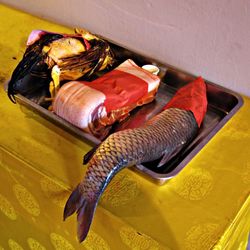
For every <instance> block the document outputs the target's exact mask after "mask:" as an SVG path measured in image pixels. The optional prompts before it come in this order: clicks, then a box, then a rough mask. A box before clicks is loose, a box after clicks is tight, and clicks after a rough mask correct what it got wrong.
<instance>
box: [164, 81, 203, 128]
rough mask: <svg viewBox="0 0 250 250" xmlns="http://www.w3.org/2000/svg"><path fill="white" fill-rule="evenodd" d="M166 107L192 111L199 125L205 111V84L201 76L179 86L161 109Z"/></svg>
mask: <svg viewBox="0 0 250 250" xmlns="http://www.w3.org/2000/svg"><path fill="white" fill-rule="evenodd" d="M168 108H179V109H185V110H189V111H192V113H193V114H194V117H195V119H196V121H197V124H198V126H199V127H200V125H201V123H202V121H203V118H204V116H205V114H206V112H207V95H206V84H205V82H204V80H203V79H202V77H198V78H197V79H196V80H194V81H193V82H191V83H188V84H187V85H186V86H184V87H182V88H180V89H179V90H178V91H177V92H176V94H175V95H174V97H173V98H172V99H171V100H170V101H169V102H168V103H167V105H166V106H165V107H164V108H163V109H164V110H165V109H168Z"/></svg>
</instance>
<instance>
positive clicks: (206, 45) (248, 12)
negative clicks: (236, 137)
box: [2, 0, 250, 96]
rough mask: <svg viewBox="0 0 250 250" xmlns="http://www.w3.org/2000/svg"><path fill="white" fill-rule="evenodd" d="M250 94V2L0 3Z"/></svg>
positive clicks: (76, 0) (87, 0)
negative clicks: (107, 40) (96, 35)
mask: <svg viewBox="0 0 250 250" xmlns="http://www.w3.org/2000/svg"><path fill="white" fill-rule="evenodd" d="M2 2H4V3H7V4H9V5H12V6H15V7H17V8H20V9H23V10H25V11H27V12H31V13H33V14H35V15H38V16H40V17H43V18H46V19H50V20H53V21H56V22H59V23H62V24H66V25H68V26H72V27H80V26H81V27H85V28H87V29H89V30H91V31H93V32H95V33H98V34H101V35H103V36H105V37H108V38H111V39H112V40H114V41H116V42H118V43H121V44H124V45H127V46H128V47H130V48H133V49H135V50H137V51H141V52H143V53H144V54H146V55H149V56H151V57H154V58H157V59H159V60H161V61H163V62H164V61H165V62H167V63H169V64H172V65H174V66H177V67H179V68H182V69H184V70H186V71H190V72H192V73H194V74H196V75H202V76H203V77H204V78H206V79H208V80H211V81H214V82H216V83H218V84H220V85H223V86H225V87H227V88H230V89H233V90H235V91H237V92H240V93H243V94H245V95H248V96H250V0H209V1H208V0H182V1H177V0H137V1H136V0H117V1H115V0H102V1H101V0H99V1H98V0H71V1H67V0H61V1H60V0H43V1H42V0H41V1H40V0H2Z"/></svg>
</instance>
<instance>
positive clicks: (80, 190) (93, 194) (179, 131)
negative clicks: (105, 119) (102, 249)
mask: <svg viewBox="0 0 250 250" xmlns="http://www.w3.org/2000/svg"><path fill="white" fill-rule="evenodd" d="M197 131H198V125H197V122H196V120H195V117H194V115H193V113H192V112H191V111H186V110H183V109H178V108H168V109H166V110H164V111H162V112H161V113H160V114H158V115H157V116H155V117H154V118H152V119H151V120H149V121H148V122H147V123H146V124H145V125H144V126H142V127H139V128H134V129H127V130H123V131H119V132H116V133H113V134H111V135H110V136H109V137H108V138H107V139H106V140H105V141H104V142H102V143H101V144H100V146H99V147H98V148H97V149H96V151H95V153H94V154H93V156H92V158H91V159H90V161H89V162H88V166H87V172H86V174H85V178H84V179H83V181H82V182H81V183H80V184H79V185H78V186H77V187H76V189H75V190H74V191H73V192H72V194H71V196H70V197H69V199H68V201H67V203H66V206H65V209H64V219H65V218H67V217H68V216H70V215H71V214H73V213H74V212H77V214H78V216H77V220H78V238H79V240H80V241H83V240H84V239H85V238H86V236H87V234H88V231H89V227H90V224H91V221H92V218H93V215H94V212H95V209H96V206H97V203H98V201H99V199H100V197H101V195H102V193H103V192H104V190H105V188H106V187H107V185H108V184H109V182H110V181H111V180H112V178H113V177H114V176H115V174H116V173H117V172H119V171H120V170H121V169H123V168H125V167H128V166H131V165H134V164H140V163H143V162H149V161H153V160H156V159H159V158H160V157H162V156H163V160H164V161H167V160H169V159H170V158H171V157H172V156H174V155H175V154H176V153H178V152H179V151H180V150H181V149H182V148H183V146H184V145H185V144H186V143H188V142H190V140H192V138H194V136H195V135H196V133H197Z"/></svg>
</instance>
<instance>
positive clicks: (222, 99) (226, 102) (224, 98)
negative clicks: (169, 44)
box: [16, 39, 243, 184]
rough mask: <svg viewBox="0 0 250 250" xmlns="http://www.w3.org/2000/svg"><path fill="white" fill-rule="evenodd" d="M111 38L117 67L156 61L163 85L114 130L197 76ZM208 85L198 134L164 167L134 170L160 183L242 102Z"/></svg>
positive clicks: (141, 117)
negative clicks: (125, 62)
mask: <svg viewBox="0 0 250 250" xmlns="http://www.w3.org/2000/svg"><path fill="white" fill-rule="evenodd" d="M106 40H107V39H106ZM108 41H109V43H110V45H111V47H112V49H113V51H114V54H115V58H116V59H117V61H116V64H115V65H114V67H116V66H117V65H118V64H120V63H121V62H123V61H124V60H126V59H128V58H131V59H133V60H134V61H135V62H136V63H137V64H138V65H140V66H142V65H144V64H154V65H157V66H158V67H159V68H160V74H159V76H160V78H161V84H160V88H159V91H158V93H157V95H156V99H155V101H153V102H152V103H150V104H147V105H144V106H142V107H140V108H136V109H135V110H133V111H132V112H131V115H130V117H129V118H128V119H126V120H125V121H123V122H122V123H120V124H114V126H113V127H112V130H111V132H115V131H118V130H122V129H126V128H132V127H137V126H140V125H141V124H143V123H144V122H145V121H146V120H148V119H150V118H151V117H153V116H154V115H156V114H157V113H159V112H160V111H161V109H162V107H163V106H164V105H165V104H166V103H167V102H168V101H169V100H170V99H171V97H172V96H173V95H174V93H175V92H176V91H177V90H178V89H179V88H180V87H182V86H184V85H185V84H187V83H188V82H190V81H192V80H194V79H195V78H196V76H194V75H192V74H190V73H187V72H185V71H182V70H180V69H177V68H175V67H173V66H171V65H168V64H166V63H161V62H159V61H156V60H154V59H151V58H148V57H145V56H143V55H140V54H138V53H136V52H133V51H131V50H129V49H126V48H124V47H121V46H119V45H116V44H115V43H113V42H112V41H110V40H108ZM96 77H97V76H96ZM206 85H207V98H208V111H207V114H206V116H205V119H204V121H203V124H202V126H201V128H200V130H199V133H198V135H197V136H196V138H195V139H194V140H193V141H192V142H191V143H190V144H189V145H188V146H187V147H186V148H184V149H183V150H182V151H181V152H180V153H179V154H177V155H176V156H175V157H174V158H173V159H172V160H170V161H169V162H168V163H166V164H165V165H164V166H163V167H161V168H156V165H157V161H154V162H149V163H144V164H140V165H137V166H134V167H133V169H134V170H136V171H137V172H140V173H143V174H144V175H145V176H147V177H150V178H151V179H152V180H154V181H156V182H157V183H158V184H163V183H164V182H166V181H167V180H168V179H170V178H172V177H174V176H175V175H176V174H178V173H179V172H180V171H181V170H182V169H183V168H184V167H185V166H186V165H187V163H188V162H189V161H190V160H191V159H192V158H193V157H194V156H195V155H196V154H197V153H198V152H199V151H200V150H201V149H202V148H203V147H204V145H205V144H206V143H207V142H208V141H209V140H210V139H211V138H212V137H213V136H214V135H215V134H216V133H217V132H218V131H219V130H220V129H221V128H222V127H223V126H224V125H225V123H226V122H227V121H228V120H229V119H230V118H231V117H232V116H233V115H234V114H235V113H236V112H237V110H238V109H239V108H240V107H241V106H242V104H243V99H242V98H241V96H240V95H238V94H237V93H234V92H233V91H231V90H228V89H226V88H223V87H221V86H219V85H217V84H214V83H212V82H209V81H206ZM16 99H17V102H18V103H20V104H21V105H24V106H26V107H28V108H29V109H31V110H33V111H34V112H36V113H38V114H40V115H41V116H43V117H44V118H46V119H47V120H49V121H51V122H52V123H54V124H56V125H58V126H59V127H61V128H63V129H64V130H66V131H68V132H70V133H71V134H73V135H74V136H76V137H77V138H79V139H81V140H84V141H85V142H87V143H89V144H91V145H92V146H94V145H97V144H99V143H100V142H101V141H100V140H99V139H97V138H95V137H94V136H92V135H90V134H87V133H85V132H83V131H82V130H80V129H78V128H76V127H75V126H73V125H72V124H70V123H68V122H67V121H65V120H63V119H62V118H60V117H58V116H57V115H55V114H54V113H52V112H50V111H48V110H47V109H45V108H43V107H41V106H39V105H38V104H36V103H34V102H32V101H31V100H29V99H27V98H25V97H24V96H21V95H18V96H17V98H16Z"/></svg>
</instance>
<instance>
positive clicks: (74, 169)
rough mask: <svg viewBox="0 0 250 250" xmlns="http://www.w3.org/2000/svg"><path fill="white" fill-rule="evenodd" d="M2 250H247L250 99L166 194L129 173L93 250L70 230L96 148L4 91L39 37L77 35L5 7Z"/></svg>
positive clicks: (95, 227) (102, 214)
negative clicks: (66, 210)
mask: <svg viewBox="0 0 250 250" xmlns="http://www.w3.org/2000/svg"><path fill="white" fill-rule="evenodd" d="M0 23H1V26H0V34H1V39H0V55H1V56H0V84H1V85H0V100H1V104H0V118H1V119H0V128H1V133H0V250H2V249H39V250H44V249H173V250H175V249H191V250H195V249H199V250H200V249H203V250H205V249H245V248H246V244H247V237H248V233H249V229H250V198H249V193H250V160H249V157H250V147H249V145H250V125H249V124H250V111H249V110H250V99H249V98H247V97H244V105H243V107H242V108H241V109H240V111H239V112H238V113H237V114H236V115H235V116H234V117H233V118H232V119H231V120H230V121H229V122H228V123H227V124H226V125H225V126H224V127H223V128H222V129H221V130H220V131H219V133H218V134H217V135H216V136H215V137H214V138H213V139H212V140H211V141H210V142H209V143H208V144H207V145H206V146H205V147H204V148H203V149H202V150H201V152H200V153H199V154H198V155H197V156H196V157H195V158H194V159H193V160H192V161H191V162H190V163H189V164H188V165H187V166H186V167H185V169H184V170H183V171H182V172H181V173H180V174H178V175H177V176H176V177H175V178H173V179H172V180H170V181H169V182H168V183H167V184H166V185H164V186H157V185H156V184H154V183H151V182H150V181H148V180H145V179H144V178H143V177H142V176H140V175H138V174H136V173H134V172H132V171H131V170H129V169H125V170H124V171H122V172H121V173H120V174H118V175H117V176H116V177H115V179H114V180H113V181H112V183H111V184H110V186H109V188H108V190H107V191H106V192H105V194H104V195H103V198H102V200H101V203H100V205H99V206H98V208H97V212H96V215H95V218H94V221H93V224H92V227H91V231H90V234H89V235H88V237H87V240H86V241H85V242H84V243H83V244H81V245H80V244H79V243H78V242H77V240H76V221H75V219H76V218H75V216H73V217H71V218H69V219H68V220H67V221H66V222H63V221H62V213H63V206H64V203H65V201H66V199H67V197H68V195H69V193H70V190H71V189H72V188H73V187H74V186H75V185H76V184H77V183H78V182H79V181H80V179H81V178H82V176H83V174H84V171H85V167H84V166H82V164H81V163H82V156H83V155H84V154H85V153H86V152H87V151H88V150H89V149H90V148H91V146H90V145H88V144H86V143H84V142H82V141H80V140H78V139H76V138H75V137H73V136H71V135H69V134H68V133H66V132H65V131H63V130H61V129H59V128H57V127H56V126H55V125H53V124H51V123H50V122H48V121H46V120H44V119H43V118H41V117H39V116H38V115H36V114H34V113H32V112H31V111H29V110H27V109H25V108H23V107H21V106H19V105H14V104H13V103H11V102H10V101H9V99H8V98H7V96H6V93H5V92H4V90H3V83H4V82H5V81H6V80H7V79H9V77H10V75H11V72H12V70H13V69H14V67H15V66H16V64H17V62H18V61H19V60H20V59H21V57H22V55H23V52H24V50H25V42H26V39H27V36H28V35H29V33H30V31H31V30H32V29H45V30H51V31H57V32H71V31H72V30H71V29H69V28H66V27H62V26H59V25H56V24H53V23H51V22H48V21H45V20H41V19H39V18H37V17H34V16H31V15H28V14H25V13H22V12H20V11H16V10H14V9H11V8H9V7H6V6H4V5H0Z"/></svg>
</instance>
